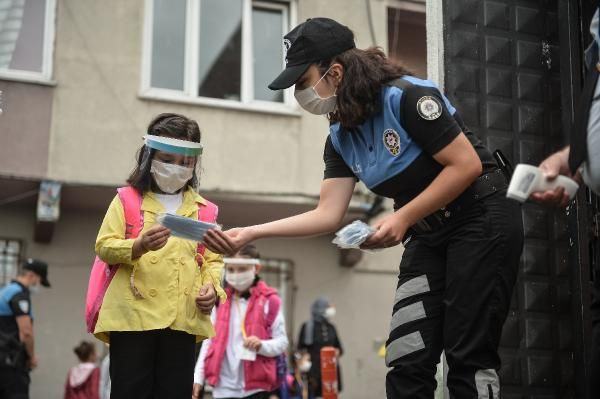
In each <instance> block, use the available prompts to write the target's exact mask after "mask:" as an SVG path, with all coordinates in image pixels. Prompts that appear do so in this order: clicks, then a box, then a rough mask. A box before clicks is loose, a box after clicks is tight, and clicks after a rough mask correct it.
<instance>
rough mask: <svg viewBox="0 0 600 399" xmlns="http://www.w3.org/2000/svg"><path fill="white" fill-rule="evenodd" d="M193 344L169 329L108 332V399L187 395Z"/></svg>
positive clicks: (183, 398)
mask: <svg viewBox="0 0 600 399" xmlns="http://www.w3.org/2000/svg"><path fill="white" fill-rule="evenodd" d="M195 344H196V337H195V336H194V335H191V334H188V333H185V332H183V331H174V330H171V329H165V330H150V331H131V332H128V331H127V332H115V331H113V332H111V333H110V379H111V394H110V397H111V399H190V398H191V397H192V388H193V384H194V365H195V356H194V355H195V353H194V352H195V351H194V349H195Z"/></svg>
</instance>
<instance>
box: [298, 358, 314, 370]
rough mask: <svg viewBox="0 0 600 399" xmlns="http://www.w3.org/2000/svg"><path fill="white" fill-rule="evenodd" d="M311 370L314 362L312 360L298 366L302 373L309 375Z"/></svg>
mask: <svg viewBox="0 0 600 399" xmlns="http://www.w3.org/2000/svg"><path fill="white" fill-rule="evenodd" d="M311 368H312V362H311V361H310V360H308V361H306V362H302V363H300V365H298V369H299V370H300V372H301V373H308V372H309V371H310V369H311Z"/></svg>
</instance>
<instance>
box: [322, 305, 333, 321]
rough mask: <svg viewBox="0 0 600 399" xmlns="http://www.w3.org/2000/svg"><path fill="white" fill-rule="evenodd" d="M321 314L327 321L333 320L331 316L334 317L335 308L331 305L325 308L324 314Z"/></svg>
mask: <svg viewBox="0 0 600 399" xmlns="http://www.w3.org/2000/svg"><path fill="white" fill-rule="evenodd" d="M323 316H325V318H326V319H327V320H328V321H331V320H333V318H334V317H335V308H334V307H331V306H330V307H328V308H327V309H325V314H324V315H323Z"/></svg>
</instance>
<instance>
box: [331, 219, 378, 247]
mask: <svg viewBox="0 0 600 399" xmlns="http://www.w3.org/2000/svg"><path fill="white" fill-rule="evenodd" d="M373 233H375V230H374V229H373V228H372V227H371V226H369V225H368V224H366V223H365V222H362V221H360V220H355V221H354V222H352V223H350V224H349V225H347V226H345V227H343V228H342V229H341V230H339V231H338V232H337V233H335V238H334V239H333V241H332V242H333V243H334V244H336V245H337V246H338V247H340V248H345V249H347V248H359V249H360V245H361V244H362V243H363V242H365V241H366V240H367V238H369V236H370V235H371V234H373Z"/></svg>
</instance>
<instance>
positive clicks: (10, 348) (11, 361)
mask: <svg viewBox="0 0 600 399" xmlns="http://www.w3.org/2000/svg"><path fill="white" fill-rule="evenodd" d="M40 285H42V286H44V287H50V282H49V281H48V264H47V263H46V262H42V261H40V260H35V259H27V260H26V261H25V262H23V265H22V268H21V270H20V271H19V273H18V275H17V278H16V279H15V280H13V281H11V282H10V283H8V284H7V285H6V286H4V287H3V288H1V289H0V399H27V398H29V381H30V380H29V372H30V370H32V369H34V368H36V367H37V364H38V360H37V358H36V356H35V350H34V338H33V312H32V309H31V293H35V292H37V291H38V290H39V289H40Z"/></svg>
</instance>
